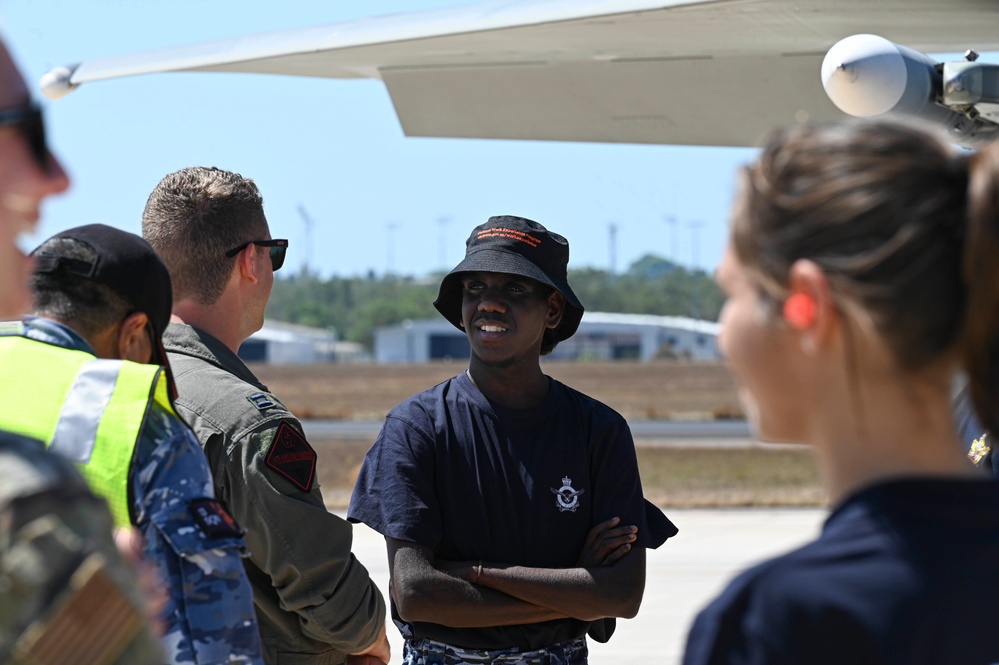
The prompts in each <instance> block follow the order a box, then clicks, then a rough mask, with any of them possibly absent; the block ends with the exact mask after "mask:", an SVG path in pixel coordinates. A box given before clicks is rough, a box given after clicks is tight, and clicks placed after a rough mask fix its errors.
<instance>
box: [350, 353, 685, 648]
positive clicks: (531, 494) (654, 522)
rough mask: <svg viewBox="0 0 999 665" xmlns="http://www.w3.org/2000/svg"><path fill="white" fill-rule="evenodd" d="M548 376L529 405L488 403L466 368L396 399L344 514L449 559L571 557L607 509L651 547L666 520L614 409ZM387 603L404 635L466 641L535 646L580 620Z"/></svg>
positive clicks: (668, 528) (576, 631)
mask: <svg viewBox="0 0 999 665" xmlns="http://www.w3.org/2000/svg"><path fill="white" fill-rule="evenodd" d="M549 385H550V387H549V391H548V395H547V397H546V398H545V400H544V401H543V402H542V403H541V404H539V405H538V406H536V407H533V408H529V409H509V408H504V407H502V406H500V405H498V404H494V403H492V402H490V401H489V400H488V399H486V397H485V396H484V395H483V394H482V393H481V392H479V390H478V388H476V387H475V385H474V384H473V383H472V382H471V380H470V379H469V378H468V376H467V375H466V374H465V373H462V374H460V375H459V376H457V377H454V378H452V379H449V380H447V381H445V382H444V383H441V384H440V385H438V386H435V387H434V388H431V389H430V390H427V391H425V392H422V393H420V394H418V395H415V396H413V397H411V398H410V399H408V400H406V401H405V402H403V403H402V404H400V405H399V406H397V407H396V408H395V409H393V410H392V411H391V412H390V413H389V414H388V417H387V418H386V420H385V425H384V427H383V428H382V431H381V433H380V434H379V436H378V440H377V441H376V442H375V444H374V446H373V447H372V448H371V450H370V451H369V452H368V454H367V457H366V458H365V460H364V464H363V465H362V467H361V471H360V475H359V477H358V479H357V484H356V485H355V487H354V493H353V496H352V497H351V501H350V509H349V511H348V519H349V520H351V521H354V522H364V523H365V524H367V525H368V526H370V527H371V528H373V529H374V530H375V531H378V532H379V533H381V534H383V535H385V536H388V537H390V538H395V539H398V540H405V541H410V542H414V543H417V544H419V545H423V546H425V547H427V548H430V549H431V550H433V551H434V553H435V555H436V556H437V557H439V558H442V559H447V560H454V561H478V560H482V561H490V562H501V563H509V564H517V565H523V566H534V567H543V568H568V567H572V566H573V565H574V564H575V562H576V560H577V559H578V557H579V553H580V550H581V548H582V546H583V543H584V541H585V539H586V534H587V533H588V532H589V530H590V528H591V527H593V526H594V525H595V524H597V523H599V522H601V521H603V520H606V519H609V518H611V517H614V516H617V517H620V518H621V523H622V524H634V525H637V526H638V534H637V538H638V540H637V543H636V544H637V546H639V547H646V548H654V547H658V546H659V545H660V544H662V542H663V541H664V540H665V539H666V538H667V537H669V536H672V535H673V534H674V533H676V529H675V527H673V525H672V524H671V523H669V521H668V520H666V518H665V516H663V515H662V513H661V512H659V511H658V509H655V508H654V507H650V506H648V507H647V504H646V502H645V500H644V498H643V496H642V485H641V481H640V479H639V475H638V464H637V460H636V457H635V447H634V443H633V441H632V437H631V431H630V430H629V428H628V425H627V423H626V422H625V420H624V418H622V417H621V416H620V415H619V414H617V413H616V412H615V411H613V410H612V409H611V408H610V407H607V406H606V405H604V404H601V403H600V402H598V401H596V400H594V399H592V398H590V397H587V396H586V395H583V394H582V393H580V392H578V391H576V390H573V389H571V388H569V387H567V386H565V385H563V384H562V383H559V382H558V381H555V380H553V379H549ZM650 508H651V510H650ZM647 510H649V515H648V517H647V515H646V511H647ZM392 613H393V617H394V618H395V620H396V624H397V625H399V628H400V630H401V631H402V633H403V635H404V636H405V637H426V638H430V639H433V640H437V641H440V642H444V643H446V644H452V645H456V646H461V647H465V648H482V649H501V648H509V647H519V648H522V649H536V648H540V647H543V646H547V645H550V644H555V643H558V642H563V641H566V640H570V639H575V638H578V637H581V636H583V635H584V634H585V633H586V631H587V628H588V626H589V624H588V623H587V622H583V621H577V620H574V619H563V620H557V621H547V622H544V623H536V624H524V625H516V626H498V627H489V628H449V627H446V626H440V625H437V624H429V623H414V624H406V623H404V622H402V621H400V620H399V618H398V615H397V613H396V611H395V605H394V603H393V607H392Z"/></svg>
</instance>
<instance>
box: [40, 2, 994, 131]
mask: <svg viewBox="0 0 999 665" xmlns="http://www.w3.org/2000/svg"><path fill="white" fill-rule="evenodd" d="M996 26H999V3H997V2H994V1H993V0H703V1H699V2H698V1H694V0H659V1H657V2H656V1H652V0H542V1H533V2H527V1H523V0H520V1H517V0H496V1H493V2H486V3H483V4H477V5H471V6H465V7H459V8H453V9H444V10H437V11H432V12H424V13H418V14H398V15H392V16H386V17H381V18H375V19H367V20H362V21H354V22H349V23H340V24H334V25H327V26H320V27H312V28H304V29H297V30H288V31H282V32H275V33H269V34H261V35H254V36H248V37H244V38H237V39H229V40H225V41H218V42H212V43H206V44H201V45H194V46H185V47H179V48H172V49H164V50H159V51H150V52H147V53H140V54H134V55H127V56H117V57H111V58H104V59H100V60H93V61H86V62H83V63H81V64H79V65H76V66H75V67H70V68H68V69H67V70H65V71H64V72H63V73H62V79H61V83H62V84H64V85H65V84H68V87H75V86H76V85H79V84H82V83H87V82H91V81H98V80H102V79H109V78H116V77H121V76H130V75H135V74H149V73H154V72H167V71H201V72H253V73H264V74H288V75H296V76H314V77H328V78H343V79H351V78H374V79H380V80H382V81H384V83H385V85H386V87H387V89H388V92H389V94H390V96H391V98H392V103H393V104H394V106H395V110H396V113H397V115H398V117H399V120H400V122H401V124H402V127H403V130H404V132H405V133H406V134H407V135H408V136H441V137H465V138H498V139H542V140H563V141H601V142H625V143H663V144H690V145H725V146H746V145H756V144H758V143H759V142H760V141H761V140H762V138H763V137H764V136H765V135H766V134H767V133H768V132H769V131H770V130H771V129H772V128H774V127H776V126H781V125H787V124H791V123H795V122H803V121H805V120H817V119H824V118H832V117H838V116H840V115H841V113H840V112H839V111H838V110H837V109H836V108H835V107H834V106H833V104H832V103H831V102H830V101H829V98H828V97H827V96H826V94H825V92H824V91H823V88H822V83H821V81H820V76H819V71H820V66H821V63H822V59H823V56H824V55H825V53H826V51H827V50H828V49H829V48H830V47H831V46H832V45H833V44H835V43H836V42H837V41H838V40H840V39H841V38H843V37H845V36H847V35H851V34H853V33H858V32H864V33H875V34H878V35H881V36H884V37H886V38H887V39H889V40H892V41H893V42H898V43H904V44H907V45H908V46H910V47H912V48H914V49H917V50H920V51H924V52H927V51H928V52H945V51H964V50H965V49H968V48H974V49H977V50H981V51H989V50H999V30H997V29H996ZM57 78H58V77H57ZM47 87H50V88H53V87H54V88H58V85H56V86H51V81H50V84H49V85H48V86H47ZM48 92H49V91H47V94H48Z"/></svg>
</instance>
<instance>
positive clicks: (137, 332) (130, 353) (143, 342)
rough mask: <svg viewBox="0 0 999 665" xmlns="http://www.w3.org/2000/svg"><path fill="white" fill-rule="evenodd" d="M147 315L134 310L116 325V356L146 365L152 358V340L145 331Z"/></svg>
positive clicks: (147, 321) (147, 322) (147, 323)
mask: <svg viewBox="0 0 999 665" xmlns="http://www.w3.org/2000/svg"><path fill="white" fill-rule="evenodd" d="M148 325H149V317H148V316H146V313H145V312H135V313H133V314H129V315H128V316H126V317H125V320H124V321H122V322H121V325H120V326H119V327H118V339H117V341H118V357H119V358H120V359H121V360H131V361H132V362H136V363H142V364H144V365H148V364H149V363H150V362H151V361H152V358H153V342H152V340H151V339H150V338H149V333H148V332H147V331H146V328H147V326H148Z"/></svg>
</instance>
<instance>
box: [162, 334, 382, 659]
mask: <svg viewBox="0 0 999 665" xmlns="http://www.w3.org/2000/svg"><path fill="white" fill-rule="evenodd" d="M163 345H164V347H165V348H166V350H167V354H168V356H169V359H170V366H171V368H172V369H173V373H174V377H175V379H176V382H177V391H178V393H179V395H178V397H177V400H176V406H177V412H178V413H179V414H180V415H181V417H182V418H184V420H186V421H187V422H188V424H189V425H191V427H192V428H193V429H194V431H195V434H196V435H197V438H198V440H199V441H200V442H201V444H202V446H204V448H205V452H206V453H207V455H208V461H209V465H210V466H211V468H212V471H213V472H214V474H215V489H216V493H217V495H218V497H219V498H220V499H222V500H224V501H225V502H226V504H227V505H228V506H229V507H230V508H231V510H232V513H233V515H234V516H235V518H236V519H237V520H239V522H240V524H242V525H243V526H245V527H246V540H247V543H248V544H249V546H250V558H249V559H248V560H247V562H246V569H247V574H248V575H249V578H250V582H251V584H252V585H253V596H254V602H255V603H256V606H257V618H258V621H259V623H260V633H261V638H262V642H263V648H264V658H265V661H266V662H267V663H268V664H270V665H275V664H280V663H294V665H306V664H308V665H334V664H337V663H342V662H344V659H345V654H348V653H358V652H360V651H363V650H365V649H367V648H368V647H369V646H371V645H372V644H373V643H374V642H375V640H376V638H377V637H378V634H379V632H380V631H381V629H382V627H383V625H384V623H385V602H384V600H383V599H382V596H381V593H380V592H379V591H378V587H377V586H376V585H375V583H374V582H373V581H372V580H371V578H370V577H369V576H368V572H367V570H365V568H364V566H363V565H361V563H360V562H358V561H357V559H356V558H354V555H353V554H352V553H351V551H350V546H351V540H352V529H351V525H350V524H349V523H348V522H346V521H345V520H343V519H342V518H340V517H337V516H336V515H334V514H332V513H330V512H329V511H327V510H326V506H325V504H324V502H323V497H322V493H321V492H320V491H319V485H318V483H317V482H316V479H315V466H316V453H315V451H314V450H313V449H312V447H311V446H310V445H309V444H308V442H307V441H306V440H305V437H304V436H303V435H302V430H301V424H300V423H299V422H298V421H297V420H296V419H295V418H294V416H292V415H291V414H290V413H289V412H288V410H287V409H285V407H284V405H283V404H281V402H280V401H278V399H277V398H276V397H275V396H274V395H272V394H270V393H269V392H267V388H266V387H265V386H263V385H262V384H261V383H260V382H259V380H258V379H257V378H256V377H255V376H254V375H253V373H252V372H251V371H250V370H249V368H247V367H246V365H245V364H243V362H242V361H241V360H240V359H239V358H238V357H237V356H236V354H234V353H233V352H232V351H231V350H229V349H228V348H227V347H226V346H225V345H224V344H223V343H222V342H220V341H219V340H217V339H215V338H214V337H212V336H211V335H209V334H207V333H205V332H203V331H201V330H197V329H195V328H193V327H191V326H187V325H180V324H176V323H171V324H170V325H169V326H168V327H167V330H166V332H165V333H164V335H163Z"/></svg>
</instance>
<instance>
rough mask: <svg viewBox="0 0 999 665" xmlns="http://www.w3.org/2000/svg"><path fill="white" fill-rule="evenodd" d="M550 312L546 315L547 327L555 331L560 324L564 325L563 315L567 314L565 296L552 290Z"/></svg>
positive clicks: (549, 298) (549, 302)
mask: <svg viewBox="0 0 999 665" xmlns="http://www.w3.org/2000/svg"><path fill="white" fill-rule="evenodd" d="M546 304H547V307H548V311H547V312H546V313H545V327H546V328H550V329H552V330H554V329H555V328H558V324H560V323H562V314H563V313H564V312H565V296H563V295H562V294H561V293H559V292H558V291H556V290H555V289H552V293H551V295H550V296H548V301H547V303H546Z"/></svg>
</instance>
